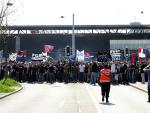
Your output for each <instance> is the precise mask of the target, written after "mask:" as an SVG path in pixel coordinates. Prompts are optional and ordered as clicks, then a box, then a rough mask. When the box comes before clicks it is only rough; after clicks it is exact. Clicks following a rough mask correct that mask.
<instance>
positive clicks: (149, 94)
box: [148, 86, 150, 101]
mask: <svg viewBox="0 0 150 113" xmlns="http://www.w3.org/2000/svg"><path fill="white" fill-rule="evenodd" d="M148 101H150V86H148Z"/></svg>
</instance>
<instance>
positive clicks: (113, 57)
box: [111, 54, 121, 61]
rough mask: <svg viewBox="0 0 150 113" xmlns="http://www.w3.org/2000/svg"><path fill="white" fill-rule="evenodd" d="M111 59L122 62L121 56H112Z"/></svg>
mask: <svg viewBox="0 0 150 113" xmlns="http://www.w3.org/2000/svg"><path fill="white" fill-rule="evenodd" d="M111 58H112V61H120V60H121V55H120V54H112V55H111Z"/></svg>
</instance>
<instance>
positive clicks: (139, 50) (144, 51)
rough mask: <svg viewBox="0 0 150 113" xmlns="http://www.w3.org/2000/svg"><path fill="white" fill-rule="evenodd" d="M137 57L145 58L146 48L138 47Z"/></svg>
mask: <svg viewBox="0 0 150 113" xmlns="http://www.w3.org/2000/svg"><path fill="white" fill-rule="evenodd" d="M138 57H139V58H146V49H144V48H138Z"/></svg>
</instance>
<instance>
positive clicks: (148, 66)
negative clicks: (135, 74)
mask: <svg viewBox="0 0 150 113" xmlns="http://www.w3.org/2000/svg"><path fill="white" fill-rule="evenodd" d="M143 71H145V72H146V73H147V75H148V101H147V102H150V63H149V64H148V65H147V66H146V67H145V68H144V69H143Z"/></svg>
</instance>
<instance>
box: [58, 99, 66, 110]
mask: <svg viewBox="0 0 150 113" xmlns="http://www.w3.org/2000/svg"><path fill="white" fill-rule="evenodd" d="M64 103H65V101H64V100H63V101H61V103H60V104H59V107H60V108H61V107H63V105H64Z"/></svg>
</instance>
